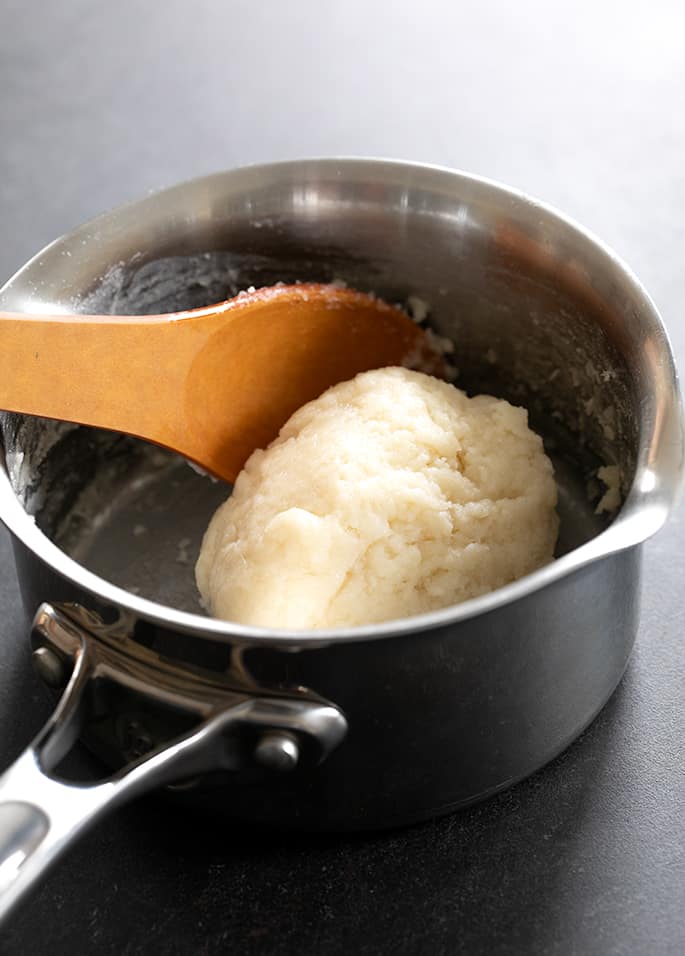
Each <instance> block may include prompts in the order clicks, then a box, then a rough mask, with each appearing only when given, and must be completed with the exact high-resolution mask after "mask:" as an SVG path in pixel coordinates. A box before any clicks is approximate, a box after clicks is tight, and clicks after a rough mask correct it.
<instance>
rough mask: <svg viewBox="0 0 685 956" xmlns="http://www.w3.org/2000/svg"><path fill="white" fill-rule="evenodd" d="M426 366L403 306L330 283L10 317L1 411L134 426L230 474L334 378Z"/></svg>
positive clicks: (0, 354)
mask: <svg viewBox="0 0 685 956" xmlns="http://www.w3.org/2000/svg"><path fill="white" fill-rule="evenodd" d="M426 362H427V363H428V365H429V366H430V364H431V362H432V367H429V370H430V371H437V370H438V366H439V359H438V358H437V357H436V356H435V354H434V353H432V352H431V349H430V346H429V344H428V342H427V339H426V336H425V334H424V332H423V331H422V330H421V329H420V328H419V327H418V326H417V325H416V324H415V323H414V322H412V321H411V319H410V318H409V317H408V316H407V315H406V314H405V313H404V312H402V310H401V309H399V308H397V307H395V306H391V305H388V304H387V303H385V302H383V301H382V300H380V299H376V298H374V297H373V296H371V295H368V294H366V293H362V292H357V291H355V290H353V289H347V288H339V287H337V286H331V285H320V284H313V283H310V284H302V285H283V286H274V287H271V288H264V289H259V290H257V291H254V292H249V293H240V295H238V296H236V297H235V298H233V299H229V300H228V301H227V302H222V303H220V304H218V305H214V306H208V307H206V308H203V309H194V310H192V311H188V312H175V313H169V314H166V315H149V316H112V315H102V316H96V315H54V316H45V315H40V316H31V315H23V314H13V313H2V312H0V408H4V409H6V410H8V411H13V412H22V413H26V414H31V415H41V416H44V417H47V418H57V419H64V420H66V421H72V422H78V423H80V424H84V425H94V426H98V427H101V428H109V429H113V430H115V431H121V432H127V433H129V434H131V435H136V436H138V437H140V438H144V439H147V440H148V441H152V442H155V443H156V444H158V445H163V446H165V447H167V448H171V449H173V450H174V451H177V452H180V454H182V455H184V456H185V457H186V458H188V459H190V460H191V461H193V462H195V463H197V464H198V465H199V466H201V467H202V468H204V469H205V470H206V471H208V472H210V473H211V474H213V475H216V476H217V477H219V478H223V479H225V480H227V481H234V480H235V478H236V476H237V475H238V473H239V471H240V469H241V468H242V466H243V465H244V463H245V461H246V460H247V458H248V457H249V455H250V454H251V452H252V451H253V450H254V449H255V448H263V447H265V446H266V445H267V444H268V443H269V442H270V441H271V440H272V439H273V438H275V437H276V435H277V434H278V431H279V429H280V427H281V426H282V425H283V424H284V423H285V422H286V421H287V419H288V418H289V417H290V415H291V414H292V413H293V412H294V411H295V410H296V409H297V408H299V407H300V406H301V405H303V404H304V403H305V402H307V401H310V400H311V399H312V398H315V397H317V396H318V395H320V394H321V393H322V392H323V391H324V390H325V389H326V388H328V387H329V386H331V385H333V384H335V383H336V382H340V381H344V380H345V379H349V378H352V377H353V376H354V375H356V374H357V373H358V372H362V371H366V370H368V369H371V368H381V367H383V366H387V365H401V364H412V365H417V364H419V365H424V364H425V363H426Z"/></svg>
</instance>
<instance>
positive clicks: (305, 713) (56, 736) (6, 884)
mask: <svg viewBox="0 0 685 956" xmlns="http://www.w3.org/2000/svg"><path fill="white" fill-rule="evenodd" d="M40 614H42V615H43V616H44V618H45V615H49V622H50V626H51V627H52V628H53V630H54V629H55V628H59V627H60V626H61V625H62V624H63V625H64V626H65V628H67V629H68V632H69V635H70V636H71V637H73V635H74V628H73V624H72V623H71V622H67V621H66V620H65V619H64V618H62V617H61V616H60V614H59V612H56V611H55V610H54V609H53V608H49V607H47V606H46V605H43V607H42V608H41V611H40V612H39V615H40ZM37 617H38V615H37ZM43 623H45V621H44V622H43ZM34 627H35V625H34ZM79 643H80V646H79V649H78V650H77V652H76V653H75V655H74V659H73V663H74V667H73V671H72V674H71V678H70V680H69V682H68V684H67V687H66V689H65V691H64V693H63V695H62V698H61V700H60V702H59V704H58V706H57V708H56V710H55V712H54V714H53V715H52V716H51V717H50V719H49V720H48V722H47V723H46V725H45V726H44V727H43V729H42V730H41V731H40V733H39V734H38V736H37V737H36V738H35V740H34V741H33V743H32V744H31V745H30V746H29V747H28V748H27V749H26V750H25V751H24V753H23V754H22V755H21V756H20V757H19V758H18V759H17V760H16V761H15V763H14V764H13V765H12V766H11V767H10V768H9V769H8V770H7V771H6V772H5V773H4V774H3V775H2V777H0V920H2V919H3V918H4V917H6V916H7V915H8V914H9V913H10V911H11V910H12V909H13V907H14V906H15V905H16V904H17V903H18V902H19V901H20V899H21V898H22V897H23V896H24V895H25V894H26V893H27V892H28V891H29V890H30V889H31V888H32V887H33V886H34V884H35V883H36V882H37V881H38V880H39V878H40V877H41V876H42V875H43V874H44V873H45V871H46V870H47V868H48V867H49V866H50V865H51V864H52V863H53V862H54V861H55V860H56V859H57V858H58V857H59V855H60V854H61V853H62V852H63V851H64V850H65V849H66V848H67V847H68V846H69V844H70V843H71V842H72V841H73V840H74V839H75V838H76V837H77V836H78V835H79V834H80V833H82V832H83V831H84V830H85V829H86V828H87V827H89V826H91V825H92V824H93V823H94V822H95V821H96V820H97V819H98V818H99V817H100V815H101V814H103V813H104V812H105V811H106V810H108V809H110V808H112V807H114V806H116V805H118V804H121V803H123V802H124V801H125V800H128V799H130V798H131V797H133V796H135V795H137V794H140V793H142V792H143V791H145V790H149V789H151V788H153V787H158V786H164V785H166V784H169V783H172V782H174V781H178V780H181V779H186V778H188V777H194V776H196V775H198V774H202V773H206V772H207V771H209V770H239V769H241V768H242V767H245V766H253V767H254V766H256V765H261V766H262V767H265V766H266V767H268V768H270V769H275V770H289V769H292V767H294V766H295V765H296V764H297V763H298V761H300V760H301V759H304V760H305V762H310V763H318V762H319V761H320V760H322V759H323V758H324V757H325V756H326V755H327V754H328V753H329V752H330V751H331V750H332V749H333V748H334V747H335V746H337V744H338V743H339V742H340V741H341V740H342V738H343V737H344V735H345V732H346V729H347V723H346V721H345V718H344V716H343V715H342V714H341V712H340V711H339V710H338V709H337V708H336V707H334V706H333V705H330V704H326V703H318V702H316V701H310V700H297V699H292V698H287V697H267V696H264V697H252V696H249V695H246V694H239V693H232V692H227V693H224V694H223V706H221V707H219V708H217V709H215V710H214V711H213V712H212V713H210V714H209V715H208V716H206V717H205V718H204V719H202V720H201V722H199V724H198V725H197V726H195V727H194V728H193V729H192V730H190V731H189V732H188V733H186V734H183V735H181V736H179V737H177V738H176V739H174V740H172V741H170V742H167V743H165V744H164V745H162V746H159V747H157V748H156V749H153V750H151V752H150V753H148V754H146V755H145V756H143V757H142V758H140V759H138V760H136V761H134V762H132V763H130V764H129V765H128V766H126V767H124V769H123V770H121V771H119V772H118V773H116V774H114V775H113V776H111V777H108V778H107V779H106V780H104V781H101V782H99V783H95V784H78V783H72V782H67V781H65V780H62V779H60V778H59V777H57V776H56V775H54V774H53V772H52V771H53V770H54V768H55V767H56V766H57V764H59V762H60V760H61V759H62V758H63V757H64V756H65V755H66V754H67V753H68V752H69V750H70V749H71V747H72V745H73V744H74V742H75V740H76V739H77V737H78V736H79V732H80V730H81V727H82V724H83V721H84V718H85V716H86V712H87V694H86V691H87V690H88V688H89V684H90V683H91V682H92V681H93V679H94V677H96V671H97V656H98V655H97V651H96V649H95V646H94V645H93V644H91V643H90V642H89V639H86V638H84V635H83V634H81V635H80V642H79Z"/></svg>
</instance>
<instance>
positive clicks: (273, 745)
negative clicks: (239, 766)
mask: <svg viewBox="0 0 685 956" xmlns="http://www.w3.org/2000/svg"><path fill="white" fill-rule="evenodd" d="M254 757H255V760H256V761H257V763H259V764H261V766H262V767H266V768H267V769H268V770H277V771H279V772H280V773H284V772H286V771H288V770H293V769H294V768H295V767H296V765H297V761H298V760H299V757H300V748H299V746H298V744H297V741H296V740H295V738H294V737H292V736H291V735H290V734H288V733H286V732H285V731H283V730H270V731H268V732H267V733H265V734H263V736H262V737H261V738H260V740H259V742H258V743H257V746H256V747H255V749H254Z"/></svg>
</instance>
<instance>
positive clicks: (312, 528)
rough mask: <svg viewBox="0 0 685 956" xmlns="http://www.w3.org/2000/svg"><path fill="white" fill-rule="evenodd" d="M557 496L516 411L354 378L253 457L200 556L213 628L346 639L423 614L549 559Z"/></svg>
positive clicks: (442, 385) (451, 391) (379, 374)
mask: <svg viewBox="0 0 685 956" xmlns="http://www.w3.org/2000/svg"><path fill="white" fill-rule="evenodd" d="M556 503H557V489H556V484H555V481H554V475H553V469H552V465H551V462H550V461H549V459H548V458H547V456H546V455H545V453H544V450H543V446H542V440H541V439H540V437H539V436H538V435H536V434H535V433H534V432H533V431H531V430H530V429H529V428H528V423H527V413H526V411H525V409H522V408H516V407H514V406H512V405H510V404H509V403H508V402H505V401H502V400H499V399H496V398H493V397H491V396H488V395H479V396H477V397H475V398H468V397H467V396H466V394H465V393H464V392H462V391H460V390H458V389H457V388H455V387H454V386H453V385H449V384H447V383H446V382H443V381H439V380H438V379H435V378H432V377H431V376H429V375H425V374H423V373H421V372H415V371H410V370H408V369H405V368H386V369H379V370H375V371H371V372H363V373H362V374H360V375H358V376H357V377H356V378H354V379H352V380H351V381H348V382H343V383H341V384H339V385H335V386H334V387H333V388H330V389H328V391H326V392H324V394H323V395H321V396H320V397H319V398H318V399H316V400H314V401H312V402H309V403H308V404H307V405H304V406H303V407H302V408H300V409H299V410H298V411H297V412H295V414H294V415H292V417H291V418H290V420H289V421H288V422H287V423H286V424H285V425H284V426H283V428H282V429H281V432H280V434H279V436H278V438H277V439H276V440H275V441H274V442H272V444H271V445H270V446H269V447H268V448H267V449H266V450H258V451H255V452H254V453H253V454H252V455H251V456H250V458H249V460H248V461H247V463H246V465H245V468H244V469H243V471H242V472H241V473H240V475H239V476H238V479H237V481H236V484H235V487H234V489H233V494H232V496H231V497H230V498H229V499H228V501H226V502H225V503H224V504H223V505H222V506H221V507H220V508H219V509H218V511H217V512H216V514H215V515H214V517H213V518H212V520H211V522H210V525H209V527H208V529H207V532H206V534H205V537H204V541H203V543H202V549H201V551H200V557H199V559H198V562H197V565H196V572H195V573H196V579H197V584H198V588H199V591H200V594H201V596H202V599H203V602H204V604H205V606H206V607H207V608H208V609H209V610H210V612H211V613H212V614H214V615H215V616H217V617H221V618H225V619H228V620H233V621H237V622H240V623H244V624H250V625H261V626H267V627H282V628H323V627H350V626H354V625H360V624H370V623H374V622H378V621H385V620H391V619H396V618H401V617H408V616H411V615H414V614H420V613H422V612H424V611H429V610H433V609H436V608H441V607H445V606H448V605H451V604H456V603H458V602H460V601H464V600H466V599H468V598H472V597H476V596H477V595H479V594H483V593H485V592H487V591H491V590H494V589H495V588H498V587H501V586H502V585H504V584H508V583H509V582H511V581H514V580H516V579H517V578H520V577H522V576H523V575H525V574H528V573H529V572H531V571H533V570H535V569H536V568H538V567H540V566H541V565H543V564H545V563H547V562H549V561H551V560H552V558H553V552H554V545H555V542H556V537H557V532H558V523H559V522H558V518H557V514H556V510H555V508H556Z"/></svg>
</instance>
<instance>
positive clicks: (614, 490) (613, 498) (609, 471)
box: [595, 465, 621, 515]
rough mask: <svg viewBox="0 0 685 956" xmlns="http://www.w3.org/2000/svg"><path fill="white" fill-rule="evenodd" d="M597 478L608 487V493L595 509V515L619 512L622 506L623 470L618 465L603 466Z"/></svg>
mask: <svg viewBox="0 0 685 956" xmlns="http://www.w3.org/2000/svg"><path fill="white" fill-rule="evenodd" d="M597 477H598V478H599V480H600V481H601V482H602V483H603V484H604V485H605V486H606V491H605V492H604V494H603V495H602V497H601V498H600V500H599V504H598V505H597V507H596V508H595V514H597V515H601V514H603V513H604V512H605V511H608V512H612V511H618V509H619V507H620V504H621V469H620V468H619V466H618V465H603V466H602V467H601V468H600V469H599V470H598V472H597Z"/></svg>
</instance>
